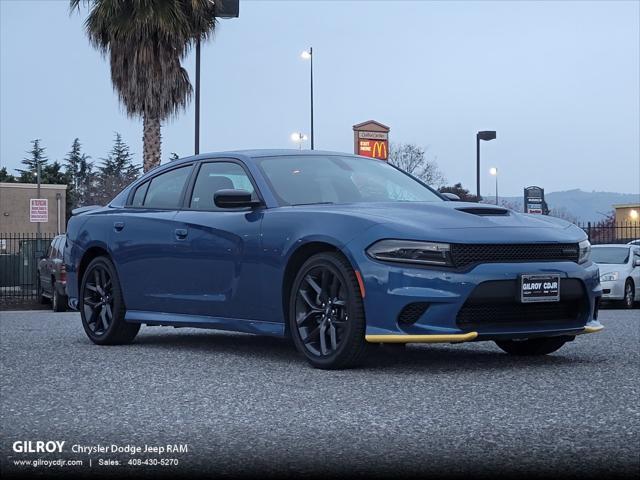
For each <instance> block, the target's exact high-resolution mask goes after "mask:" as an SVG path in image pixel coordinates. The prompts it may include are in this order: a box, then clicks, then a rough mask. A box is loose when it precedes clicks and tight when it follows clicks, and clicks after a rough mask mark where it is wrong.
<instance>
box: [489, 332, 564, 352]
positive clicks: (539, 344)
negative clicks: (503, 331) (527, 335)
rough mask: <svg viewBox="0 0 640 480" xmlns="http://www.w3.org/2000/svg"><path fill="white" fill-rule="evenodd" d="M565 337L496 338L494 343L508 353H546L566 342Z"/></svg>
mask: <svg viewBox="0 0 640 480" xmlns="http://www.w3.org/2000/svg"><path fill="white" fill-rule="evenodd" d="M569 340H570V339H569V338H567V337H546V338H532V339H530V340H520V341H516V340H497V341H496V345H498V347H500V348H501V349H502V350H504V351H505V352H507V353H508V354H509V355H517V356H525V355H527V356H529V355H531V356H533V355H548V354H549V353H553V352H555V351H556V350H558V349H559V348H560V347H562V346H563V345H564V344H565V343H567V342H568V341H569Z"/></svg>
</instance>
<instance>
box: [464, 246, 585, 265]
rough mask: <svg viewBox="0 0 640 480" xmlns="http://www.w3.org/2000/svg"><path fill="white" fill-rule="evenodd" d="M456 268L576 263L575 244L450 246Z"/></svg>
mask: <svg viewBox="0 0 640 480" xmlns="http://www.w3.org/2000/svg"><path fill="white" fill-rule="evenodd" d="M451 259H452V261H453V264H454V265H455V266H456V267H464V266H467V265H471V264H474V263H492V262H493V263H496V262H552V261H570V262H577V261H578V244H577V243H552V244H539V243H522V244H460V243H456V244H452V245H451Z"/></svg>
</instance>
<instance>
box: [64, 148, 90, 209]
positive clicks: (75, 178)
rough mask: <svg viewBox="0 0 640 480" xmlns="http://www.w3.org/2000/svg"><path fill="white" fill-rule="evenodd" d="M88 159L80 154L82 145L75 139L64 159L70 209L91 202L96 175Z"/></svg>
mask: <svg viewBox="0 0 640 480" xmlns="http://www.w3.org/2000/svg"><path fill="white" fill-rule="evenodd" d="M90 158H91V157H89V156H88V155H86V154H84V153H82V144H81V143H80V140H79V139H78V138H76V139H75V140H74V141H73V144H72V145H71V150H70V151H69V153H68V154H67V156H66V157H65V159H64V160H65V166H66V170H67V177H68V179H69V189H68V191H67V197H68V198H69V199H70V202H69V203H70V205H71V208H72V209H73V208H78V207H82V206H86V205H90V204H91V203H92V201H93V200H92V198H93V196H94V194H95V191H94V190H95V183H96V173H95V172H94V171H93V162H90V161H89V159H90Z"/></svg>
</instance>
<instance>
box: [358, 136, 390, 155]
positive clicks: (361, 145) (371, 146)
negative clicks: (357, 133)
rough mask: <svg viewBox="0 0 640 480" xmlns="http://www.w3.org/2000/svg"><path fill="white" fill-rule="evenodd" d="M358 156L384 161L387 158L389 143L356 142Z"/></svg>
mask: <svg viewBox="0 0 640 480" xmlns="http://www.w3.org/2000/svg"><path fill="white" fill-rule="evenodd" d="M358 155H362V156H364V157H371V158H379V159H381V160H386V159H387V158H389V141H388V140H371V139H361V140H360V141H359V142H358Z"/></svg>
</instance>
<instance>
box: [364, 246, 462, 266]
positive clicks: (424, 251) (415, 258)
mask: <svg viewBox="0 0 640 480" xmlns="http://www.w3.org/2000/svg"><path fill="white" fill-rule="evenodd" d="M449 252H450V246H449V244H448V243H435V242H416V241H412V240H380V241H379V242H376V243H374V244H373V245H371V246H370V247H369V248H367V253H368V254H369V256H371V257H373V258H375V259H376V260H383V261H386V262H402V263H419V264H422V265H441V266H452V265H453V263H452V262H451V255H450V254H449Z"/></svg>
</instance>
